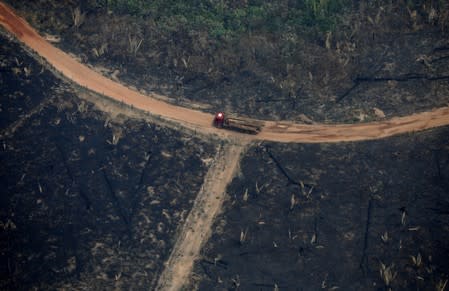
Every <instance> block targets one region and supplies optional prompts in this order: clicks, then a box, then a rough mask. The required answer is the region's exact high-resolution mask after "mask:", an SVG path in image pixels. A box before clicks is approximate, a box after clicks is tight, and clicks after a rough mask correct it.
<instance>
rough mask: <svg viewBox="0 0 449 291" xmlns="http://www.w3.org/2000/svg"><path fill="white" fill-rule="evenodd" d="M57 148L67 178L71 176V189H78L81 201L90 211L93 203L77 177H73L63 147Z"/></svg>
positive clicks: (58, 146)
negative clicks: (77, 180)
mask: <svg viewBox="0 0 449 291" xmlns="http://www.w3.org/2000/svg"><path fill="white" fill-rule="evenodd" d="M56 148H57V149H58V151H59V153H60V155H61V159H62V163H63V165H64V167H65V169H66V172H67V176H69V179H70V180H71V182H72V185H71V187H74V188H77V189H78V193H79V195H80V197H81V199H82V200H83V201H84V204H85V205H86V209H87V210H89V209H90V207H91V202H90V199H89V197H88V196H87V194H86V193H84V191H83V190H82V189H81V186H80V185H78V183H77V182H76V180H75V177H74V176H73V174H72V171H71V170H70V167H69V165H68V163H67V157H66V155H65V153H64V151H63V150H62V148H61V146H60V145H59V144H56Z"/></svg>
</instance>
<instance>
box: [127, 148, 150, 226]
mask: <svg viewBox="0 0 449 291" xmlns="http://www.w3.org/2000/svg"><path fill="white" fill-rule="evenodd" d="M152 156H153V153H152V152H151V151H150V152H148V153H147V154H146V155H145V159H146V161H145V165H144V167H143V169H142V172H141V173H140V178H139V182H138V183H137V185H136V188H135V189H136V195H134V197H133V199H132V202H131V211H130V213H129V219H128V221H129V222H130V223H131V221H132V219H133V216H134V213H135V210H136V208H137V203H139V195H138V194H139V193H140V192H141V191H142V190H143V189H142V185H143V179H144V177H145V173H146V170H147V168H148V165H149V164H150V161H151V158H152Z"/></svg>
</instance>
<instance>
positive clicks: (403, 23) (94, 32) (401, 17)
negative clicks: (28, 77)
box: [7, 0, 449, 122]
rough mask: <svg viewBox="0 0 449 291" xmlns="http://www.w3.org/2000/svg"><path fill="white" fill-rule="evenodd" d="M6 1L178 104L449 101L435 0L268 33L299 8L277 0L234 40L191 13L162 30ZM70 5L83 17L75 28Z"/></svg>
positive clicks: (247, 108) (447, 19) (333, 108)
mask: <svg viewBox="0 0 449 291" xmlns="http://www.w3.org/2000/svg"><path fill="white" fill-rule="evenodd" d="M7 2H10V4H11V5H12V6H13V7H15V8H17V9H18V10H19V12H20V13H21V14H22V15H24V16H25V17H26V19H27V20H28V21H30V23H31V24H32V25H33V26H34V27H37V28H38V29H39V30H40V31H41V32H42V33H49V34H54V35H57V36H60V38H61V42H60V43H56V44H55V45H57V46H59V47H61V48H63V50H65V51H69V52H73V53H75V54H76V55H77V56H79V57H80V58H81V60H82V61H83V62H87V63H90V64H92V65H94V66H97V67H98V68H107V69H106V70H104V69H103V73H104V74H106V75H108V76H110V77H114V78H115V77H118V78H119V79H120V80H121V81H123V82H125V83H126V84H130V85H134V86H136V87H137V88H139V89H145V90H146V91H147V92H151V91H154V92H158V93H161V94H163V95H166V96H170V97H171V98H170V100H169V102H173V103H176V104H182V105H183V106H190V105H189V104H191V102H192V101H193V102H197V103H202V104H207V105H206V107H207V108H208V109H207V110H209V111H217V110H220V111H221V110H224V111H227V112H233V113H237V114H239V115H244V116H251V117H255V118H261V119H269V120H273V119H274V120H279V119H288V120H294V121H309V120H308V118H310V119H312V120H314V121H326V122H327V121H332V122H363V121H370V120H375V119H382V118H383V115H384V114H385V115H386V116H387V117H392V116H400V115H407V114H410V113H416V112H419V111H424V110H429V109H432V108H435V107H440V106H444V105H446V104H447V103H448V102H449V99H448V96H449V82H448V81H449V71H448V69H447V68H449V57H448V56H449V43H448V37H447V33H448V31H449V7H448V6H447V3H446V4H444V3H443V2H441V1H440V2H439V3H440V4H437V3H436V1H432V3H433V4H432V5H430V4H429V5H428V4H427V2H428V1H407V3H405V2H401V1H399V2H395V3H393V2H391V1H376V2H372V1H352V4H351V3H350V2H351V1H333V2H345V3H346V5H347V7H346V9H345V10H344V11H343V12H344V13H343V12H342V13H340V14H341V15H339V16H338V19H339V20H338V22H337V24H336V25H335V26H334V27H332V29H331V30H329V31H320V30H316V29H314V28H313V27H309V26H299V27H296V28H295V29H294V30H287V29H286V30H274V31H273V30H269V29H268V30H267V29H265V28H264V27H265V26H267V25H268V26H270V25H274V26H276V25H275V24H274V23H272V22H275V21H277V20H276V19H277V17H286V16H285V15H286V14H288V13H287V12H286V11H288V10H289V9H288V7H289V5H290V6H291V5H293V6H292V7H291V8H292V9H293V7H295V5H299V4H295V5H294V4H292V3H290V2H291V1H290V2H289V1H279V2H278V3H277V4H276V5H278V6H279V7H278V8H274V9H280V10H279V13H278V15H275V16H276V17H271V18H266V19H262V20H260V21H261V22H260V23H259V26H258V25H256V26H254V27H252V30H251V31H246V32H242V33H240V32H239V33H238V34H237V35H236V36H234V37H232V38H216V37H214V36H213V35H211V34H210V33H208V32H207V27H201V26H200V27H196V28H191V26H188V25H186V24H184V25H182V24H179V23H177V22H176V21H177V20H179V19H184V18H185V17H188V15H187V14H188V12H187V11H186V12H185V13H186V15H182V14H180V15H178V14H175V15H162V17H165V18H168V19H172V20H173V23H172V24H173V25H174V28H173V27H172V28H170V29H168V30H167V29H164V28H163V24H161V23H160V21H161V20H160V19H156V18H154V17H153V16H151V13H150V15H149V16H148V15H147V16H139V17H136V16H133V15H130V14H126V11H125V12H123V11H122V13H115V12H114V11H111V10H108V9H104V8H98V7H99V6H100V5H99V4H98V3H100V2H102V1H82V2H80V3H74V2H72V1H58V2H55V1H48V0H40V1H34V2H33V3H30V2H29V1H7ZM103 2H105V1H103ZM119 2H120V3H126V2H131V1H119ZM174 2H176V3H178V2H179V1H174ZM174 2H173V3H174ZM200 2H201V1H200ZM204 2H210V1H204ZM221 2H222V3H225V5H227V6H229V7H228V9H231V10H232V9H243V10H242V11H246V10H245V9H247V8H248V7H249V8H248V9H250V8H251V7H253V8H254V9H259V8H260V7H259V8H258V6H257V5H259V4H255V3H256V2H257V1H253V2H254V3H253V2H251V1H249V2H250V4H248V3H247V4H242V5H243V6H245V5H249V6H248V7H246V8H245V7H240V8H235V7H234V8H232V7H231V6H233V5H235V3H234V2H235V1H221ZM241 2H242V3H243V2H245V3H246V2H248V1H241ZM297 2H298V3H300V2H302V1H297ZM305 2H320V3H321V2H323V3H324V2H326V3H327V2H331V1H305ZM89 3H91V4H89ZM92 3H97V5H96V6H95V5H94V4H92ZM117 3H118V2H117ZM170 3H172V2H170ZM173 3H172V4H173ZM198 3H199V2H198ZM232 3H233V4H232ZM77 5H79V6H77ZM192 5H193V4H192ZM251 5H255V6H251ZM276 5H272V7H276ZM320 5H321V4H320ZM262 7H265V6H263V5H262ZM265 8H266V7H265ZM76 9H80V10H78V11H79V12H80V13H81V15H83V17H82V21H81V20H79V21H78V22H77V24H75V20H74V18H73V13H74V11H76ZM267 9H269V8H267ZM236 11H237V10H236ZM211 13H212V12H211ZM283 15H284V16H283ZM170 17H172V18H170ZM183 17H184V18H183ZM284 20H285V21H286V22H288V21H290V22H291V21H292V20H291V19H284ZM284 20H283V21H284ZM299 20H301V18H300V19H299ZM299 20H298V21H299ZM80 21H81V22H80ZM187 27H189V28H187ZM139 42H140V44H139ZM136 44H139V47H138V49H137V50H135V51H134V50H133V48H134V49H135V48H136ZM375 108H377V109H379V110H380V111H379V110H375ZM304 115H305V116H304Z"/></svg>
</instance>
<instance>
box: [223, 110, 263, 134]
mask: <svg viewBox="0 0 449 291" xmlns="http://www.w3.org/2000/svg"><path fill="white" fill-rule="evenodd" d="M214 125H215V126H216V127H219V128H226V129H230V130H235V131H239V132H244V133H249V134H258V133H259V132H260V131H261V130H262V127H263V122H261V121H258V120H254V119H249V118H240V117H239V118H237V117H227V116H225V114H224V113H223V112H218V113H217V114H216V115H215V119H214Z"/></svg>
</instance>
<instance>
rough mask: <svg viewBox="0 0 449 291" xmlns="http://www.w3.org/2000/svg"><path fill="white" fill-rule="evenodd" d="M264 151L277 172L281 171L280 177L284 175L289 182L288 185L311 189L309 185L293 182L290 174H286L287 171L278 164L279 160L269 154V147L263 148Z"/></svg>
mask: <svg viewBox="0 0 449 291" xmlns="http://www.w3.org/2000/svg"><path fill="white" fill-rule="evenodd" d="M265 151H266V152H267V154H268V156H269V157H270V158H271V160H272V161H273V162H274V163H275V165H276V166H277V168H278V169H279V171H281V173H282V175H284V176H285V177H286V178H287V180H288V182H289V183H290V184H293V185H297V186H299V187H301V185H304V186H306V187H309V188H310V187H312V185H309V184H305V183H301V182H297V181H295V180H294V179H293V178H292V177H291V176H290V174H289V173H288V172H287V170H286V169H284V167H283V166H282V165H281V163H280V162H279V160H278V159H276V158H275V157H274V155H273V153H272V152H271V149H270V147H268V146H265Z"/></svg>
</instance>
